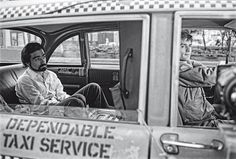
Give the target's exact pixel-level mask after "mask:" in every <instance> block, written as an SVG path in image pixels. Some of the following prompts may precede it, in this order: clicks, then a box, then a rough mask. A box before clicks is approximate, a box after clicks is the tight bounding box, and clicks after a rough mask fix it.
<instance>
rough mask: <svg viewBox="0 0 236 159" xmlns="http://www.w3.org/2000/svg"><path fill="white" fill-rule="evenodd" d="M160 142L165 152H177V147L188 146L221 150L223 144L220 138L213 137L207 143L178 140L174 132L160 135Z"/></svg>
mask: <svg viewBox="0 0 236 159" xmlns="http://www.w3.org/2000/svg"><path fill="white" fill-rule="evenodd" d="M160 142H161V144H162V147H163V149H164V151H165V152H166V153H169V154H178V153H179V147H188V148H195V149H213V150H217V151H221V150H223V148H224V144H223V142H222V141H220V140H216V139H213V140H212V141H211V143H210V144H209V145H207V144H200V143H195V142H185V141H179V135H178V134H174V133H165V134H163V135H161V137H160Z"/></svg>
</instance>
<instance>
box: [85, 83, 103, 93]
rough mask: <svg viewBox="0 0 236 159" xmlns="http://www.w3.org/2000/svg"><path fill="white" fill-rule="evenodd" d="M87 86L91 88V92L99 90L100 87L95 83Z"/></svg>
mask: <svg viewBox="0 0 236 159" xmlns="http://www.w3.org/2000/svg"><path fill="white" fill-rule="evenodd" d="M87 86H88V87H90V88H92V89H93V90H99V91H100V90H101V87H100V86H99V84H97V83H89V84H88V85H87Z"/></svg>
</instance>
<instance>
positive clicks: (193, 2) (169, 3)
mask: <svg viewBox="0 0 236 159" xmlns="http://www.w3.org/2000/svg"><path fill="white" fill-rule="evenodd" d="M191 9H194V10H236V0H88V1H78V0H77V1H70V2H56V3H46V4H35V5H28V6H19V7H9V8H1V10H0V19H2V20H3V19H5V20H7V19H9V20H10V19H12V18H26V17H29V16H31V17H32V16H38V15H46V14H49V15H51V14H56V15H58V16H60V15H62V14H63V15H64V14H76V15H78V14H96V13H115V12H119V13H120V12H142V11H143V12H145V11H149V10H150V11H155V10H156V11H169V10H191Z"/></svg>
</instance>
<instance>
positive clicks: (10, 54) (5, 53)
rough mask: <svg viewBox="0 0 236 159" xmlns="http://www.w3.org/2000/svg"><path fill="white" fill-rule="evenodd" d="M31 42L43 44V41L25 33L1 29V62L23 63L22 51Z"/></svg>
mask: <svg viewBox="0 0 236 159" xmlns="http://www.w3.org/2000/svg"><path fill="white" fill-rule="evenodd" d="M29 42H38V43H41V39H40V38H39V37H37V36H35V35H33V34H30V33H27V32H23V31H17V30H8V29H0V62H1V63H21V57H20V55H21V50H22V49H23V47H24V46H25V45H26V44H27V43H29Z"/></svg>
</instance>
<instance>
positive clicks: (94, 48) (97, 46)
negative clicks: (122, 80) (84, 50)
mask: <svg viewBox="0 0 236 159" xmlns="http://www.w3.org/2000/svg"><path fill="white" fill-rule="evenodd" d="M88 42H89V56H90V59H91V67H93V68H96V67H99V66H103V67H108V68H109V67H110V65H116V66H119V32H118V31H102V32H92V33H88Z"/></svg>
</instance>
